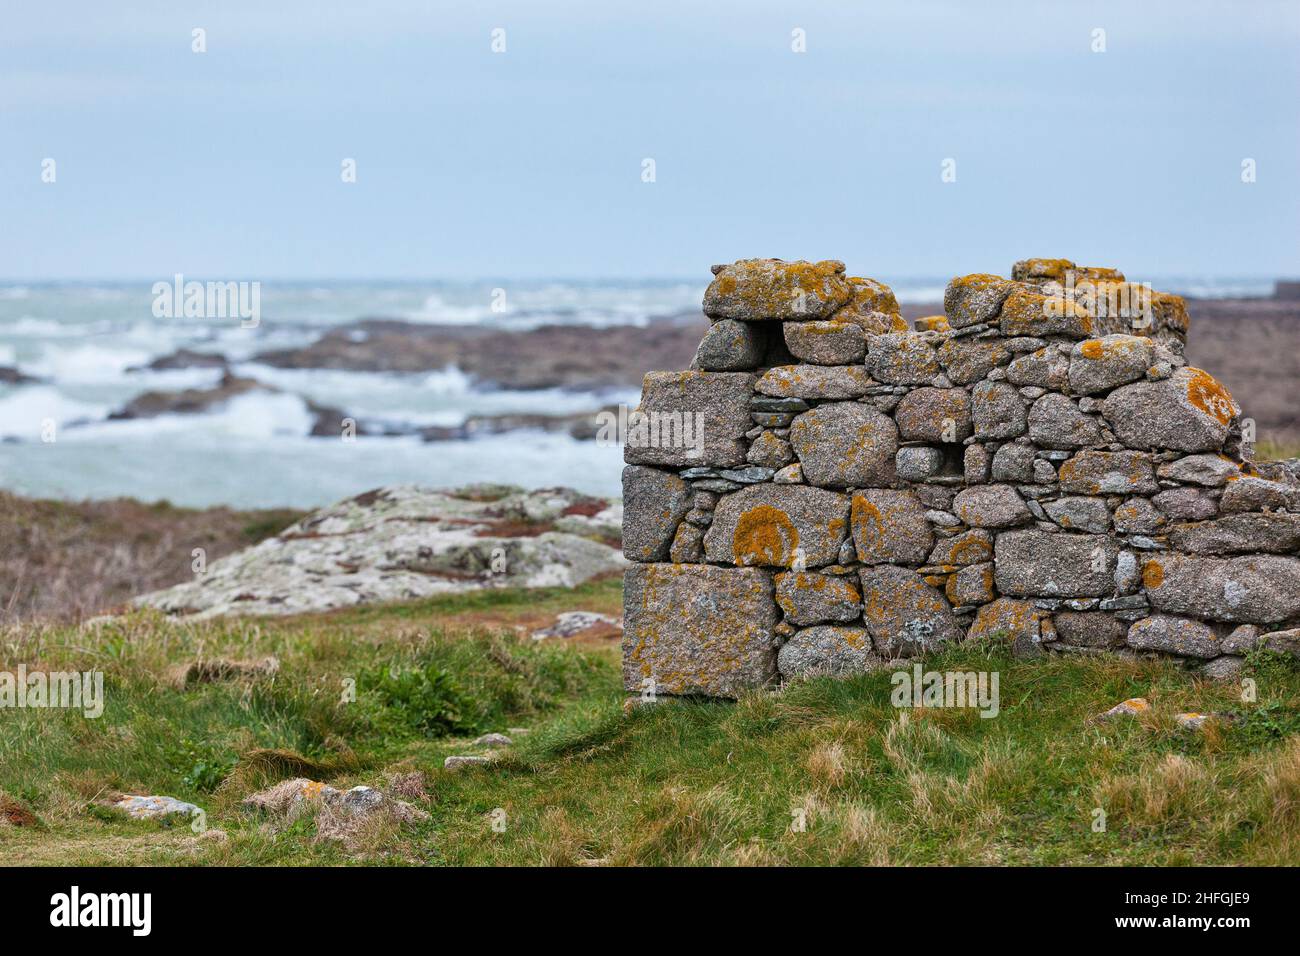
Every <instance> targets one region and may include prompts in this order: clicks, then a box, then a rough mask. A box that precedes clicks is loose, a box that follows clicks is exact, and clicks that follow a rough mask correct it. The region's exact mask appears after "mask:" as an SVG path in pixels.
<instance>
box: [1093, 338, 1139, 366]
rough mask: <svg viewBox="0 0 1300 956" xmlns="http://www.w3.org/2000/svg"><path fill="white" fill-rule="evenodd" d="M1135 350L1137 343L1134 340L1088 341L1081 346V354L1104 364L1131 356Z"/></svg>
mask: <svg viewBox="0 0 1300 956" xmlns="http://www.w3.org/2000/svg"><path fill="white" fill-rule="evenodd" d="M1134 348H1136V343H1135V342H1134V341H1133V340H1132V339H1123V338H1115V339H1111V340H1109V341H1108V340H1106V339H1088V340H1086V341H1084V342H1081V343H1080V344H1079V354H1080V355H1082V356H1083V357H1084V358H1086V359H1090V360H1092V361H1094V362H1104V361H1107V360H1108V359H1114V358H1119V357H1121V356H1125V355H1129V354H1130V353H1132V351H1133V349H1134Z"/></svg>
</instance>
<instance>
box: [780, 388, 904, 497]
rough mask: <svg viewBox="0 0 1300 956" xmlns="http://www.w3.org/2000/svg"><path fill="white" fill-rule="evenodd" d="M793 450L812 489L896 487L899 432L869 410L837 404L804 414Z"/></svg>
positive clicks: (796, 425)
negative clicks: (851, 486) (896, 456)
mask: <svg viewBox="0 0 1300 956" xmlns="http://www.w3.org/2000/svg"><path fill="white" fill-rule="evenodd" d="M790 445H791V447H792V448H793V449H794V452H795V454H796V455H798V456H799V461H800V462H801V463H802V465H803V477H804V481H806V482H808V483H809V484H812V485H828V486H832V487H837V488H842V487H847V486H849V485H891V484H893V483H894V477H895V473H894V455H895V453H896V452H897V451H898V428H897V426H895V424H894V421H893V419H891V418H890V417H889V416H888V415H885V414H883V413H882V412H879V411H877V410H876V409H874V408H871V407H869V406H867V405H862V404H859V403H857V402H834V403H831V404H826V405H819V406H818V407H817V408H814V409H812V410H811V411H807V412H804V413H803V414H801V415H800V416H799V417H798V418H796V419H795V420H794V422H793V423H792V424H791V426H790Z"/></svg>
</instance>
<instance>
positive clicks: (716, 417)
mask: <svg viewBox="0 0 1300 956" xmlns="http://www.w3.org/2000/svg"><path fill="white" fill-rule="evenodd" d="M753 391H754V376H753V375H751V374H750V373H748V372H648V373H647V374H646V376H645V379H644V380H643V382H642V386H641V404H640V405H639V406H638V407H637V409H636V412H633V413H631V414H630V415H629V416H628V428H627V435H626V436H625V441H624V445H623V460H624V461H625V462H627V463H628V464H629V465H666V466H669V467H673V468H690V467H694V466H705V467H710V468H735V467H737V466H740V465H743V464H744V463H745V452H746V447H747V446H746V442H745V432H747V431H749V429H750V428H752V427H753V422H751V421H750V419H749V400H750V397H751V395H752V394H753ZM638 413H640V414H638Z"/></svg>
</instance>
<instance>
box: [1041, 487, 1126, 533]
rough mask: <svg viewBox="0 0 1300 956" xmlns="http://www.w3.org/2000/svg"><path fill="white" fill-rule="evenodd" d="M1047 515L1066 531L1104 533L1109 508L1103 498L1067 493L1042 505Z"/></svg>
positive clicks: (1107, 528) (1108, 516)
mask: <svg viewBox="0 0 1300 956" xmlns="http://www.w3.org/2000/svg"><path fill="white" fill-rule="evenodd" d="M1043 510H1044V511H1046V512H1047V516H1048V517H1049V518H1051V519H1052V520H1053V521H1055V522H1056V523H1057V524H1059V525H1060V526H1061V527H1062V528H1065V529H1066V530H1068V531H1087V532H1088V533H1089V534H1105V533H1106V532H1107V531H1109V530H1110V509H1109V508H1108V507H1106V500H1105V499H1104V498H1091V497H1088V496H1086V495H1067V496H1065V497H1064V498H1057V499H1056V500H1055V501H1049V502H1047V503H1046V504H1044V505H1043Z"/></svg>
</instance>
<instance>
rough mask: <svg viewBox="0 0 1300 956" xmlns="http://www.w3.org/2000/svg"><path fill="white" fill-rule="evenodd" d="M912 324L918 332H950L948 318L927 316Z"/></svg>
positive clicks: (944, 316)
mask: <svg viewBox="0 0 1300 956" xmlns="http://www.w3.org/2000/svg"><path fill="white" fill-rule="evenodd" d="M912 324H913V326H915V327H916V331H918V332H946V331H947V330H948V316H946V315H926V316H922V317H921V318H919V319H917V320H916V321H915V322H913V323H912Z"/></svg>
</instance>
